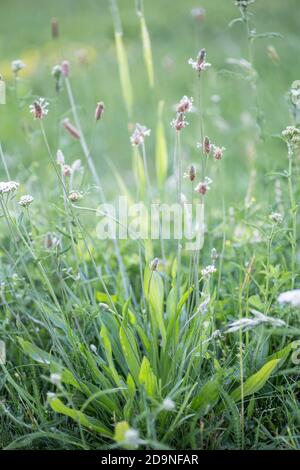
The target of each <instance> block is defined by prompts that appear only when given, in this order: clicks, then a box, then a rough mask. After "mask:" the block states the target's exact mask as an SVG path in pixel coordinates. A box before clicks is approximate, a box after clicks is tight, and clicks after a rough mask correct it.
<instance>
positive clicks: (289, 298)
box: [277, 289, 300, 307]
mask: <svg viewBox="0 0 300 470" xmlns="http://www.w3.org/2000/svg"><path fill="white" fill-rule="evenodd" d="M277 300H278V302H279V303H280V304H290V305H291V306H292V307H300V289H294V290H288V291H286V292H282V293H281V294H280V295H279V297H278V299H277Z"/></svg>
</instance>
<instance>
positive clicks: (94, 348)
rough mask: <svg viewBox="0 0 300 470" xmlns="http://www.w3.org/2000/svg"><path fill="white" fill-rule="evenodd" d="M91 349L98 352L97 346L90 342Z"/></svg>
mask: <svg viewBox="0 0 300 470" xmlns="http://www.w3.org/2000/svg"><path fill="white" fill-rule="evenodd" d="M90 349H91V351H92V352H93V353H95V354H96V352H97V346H95V345H94V344H90Z"/></svg>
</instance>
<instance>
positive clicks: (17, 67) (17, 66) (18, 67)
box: [11, 59, 26, 73]
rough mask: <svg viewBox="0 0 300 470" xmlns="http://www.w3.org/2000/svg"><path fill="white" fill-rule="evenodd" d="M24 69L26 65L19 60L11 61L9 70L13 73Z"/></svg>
mask: <svg viewBox="0 0 300 470" xmlns="http://www.w3.org/2000/svg"><path fill="white" fill-rule="evenodd" d="M25 67H26V65H25V64H24V62H23V61H22V60H20V59H17V60H13V61H12V63H11V69H12V71H13V73H18V72H19V71H20V70H22V69H24V68H25Z"/></svg>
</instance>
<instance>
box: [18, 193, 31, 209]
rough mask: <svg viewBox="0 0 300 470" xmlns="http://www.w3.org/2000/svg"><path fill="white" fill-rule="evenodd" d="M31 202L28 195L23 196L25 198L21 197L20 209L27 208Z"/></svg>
mask: <svg viewBox="0 0 300 470" xmlns="http://www.w3.org/2000/svg"><path fill="white" fill-rule="evenodd" d="M32 202H33V197H32V196H30V194H25V196H21V198H20V200H19V204H20V206H22V207H28V206H30V204H31V203H32Z"/></svg>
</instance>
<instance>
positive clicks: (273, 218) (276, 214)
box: [269, 212, 283, 224]
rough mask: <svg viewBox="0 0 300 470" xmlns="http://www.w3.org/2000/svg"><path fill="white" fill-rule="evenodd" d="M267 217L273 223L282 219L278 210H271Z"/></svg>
mask: <svg viewBox="0 0 300 470" xmlns="http://www.w3.org/2000/svg"><path fill="white" fill-rule="evenodd" d="M269 219H270V220H271V221H272V222H274V223H275V224H281V223H282V221H283V215H282V214H280V213H279V212H272V213H271V214H270V215H269Z"/></svg>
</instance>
